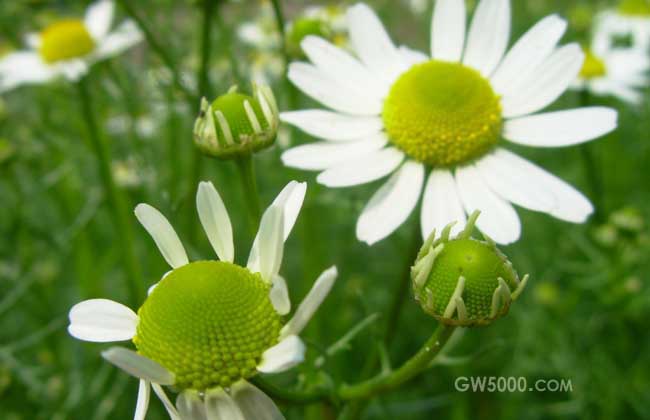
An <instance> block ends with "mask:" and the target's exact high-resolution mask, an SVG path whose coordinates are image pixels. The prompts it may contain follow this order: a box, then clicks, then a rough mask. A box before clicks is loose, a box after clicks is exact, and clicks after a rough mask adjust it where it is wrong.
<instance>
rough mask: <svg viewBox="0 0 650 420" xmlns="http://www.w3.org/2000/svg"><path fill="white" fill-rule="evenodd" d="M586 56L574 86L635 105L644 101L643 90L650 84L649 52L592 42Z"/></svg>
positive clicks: (577, 88) (574, 87)
mask: <svg viewBox="0 0 650 420" xmlns="http://www.w3.org/2000/svg"><path fill="white" fill-rule="evenodd" d="M596 38H598V37H596ZM601 39H602V38H601ZM585 57H586V58H585V62H584V64H583V66H582V70H581V71H580V74H579V75H578V79H577V80H576V81H575V83H574V84H573V86H572V88H573V89H576V90H584V89H586V90H587V91H588V92H590V93H592V94H594V95H599V96H607V95H612V96H614V97H616V98H618V99H620V100H622V101H625V102H628V103H631V104H634V105H638V104H640V103H641V102H642V101H643V91H642V90H641V89H643V88H645V87H646V86H647V85H648V83H650V77H649V75H648V70H650V55H648V54H647V53H644V52H643V51H641V50H639V49H637V48H624V49H623V48H613V47H611V46H609V45H608V44H607V43H604V42H600V43H599V42H593V43H592V46H591V49H586V50H585Z"/></svg>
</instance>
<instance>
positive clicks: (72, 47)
mask: <svg viewBox="0 0 650 420" xmlns="http://www.w3.org/2000/svg"><path fill="white" fill-rule="evenodd" d="M40 38H41V46H40V48H39V52H40V54H41V57H43V60H44V61H45V62H47V63H55V62H57V61H63V60H70V59H72V58H78V57H83V56H85V55H87V54H88V53H90V52H91V51H92V50H93V49H94V48H95V41H94V40H93V38H92V36H90V33H89V32H88V30H87V29H86V26H85V25H84V23H83V22H82V21H81V20H78V19H66V20H61V21H59V22H56V23H53V24H51V25H50V26H48V27H47V28H45V29H44V30H43V31H42V32H41V34H40Z"/></svg>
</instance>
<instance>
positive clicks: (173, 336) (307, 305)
mask: <svg viewBox="0 0 650 420" xmlns="http://www.w3.org/2000/svg"><path fill="white" fill-rule="evenodd" d="M305 191H306V184H304V183H297V182H295V181H294V182H291V183H289V184H288V185H287V186H286V187H285V188H284V189H283V190H282V192H281V193H280V194H279V195H278V196H277V198H276V199H275V201H274V202H273V204H272V205H271V206H270V207H269V208H268V209H267V210H266V212H265V213H264V215H263V216H262V221H261V224H260V229H259V232H258V234H257V237H256V238H255V241H254V243H253V247H252V250H251V252H250V256H249V258H248V263H247V265H246V267H240V266H239V265H236V264H234V263H233V261H234V246H233V235H232V227H231V224H230V219H229V216H228V213H227V211H226V207H225V206H224V203H223V201H222V200H221V198H220V196H219V194H218V192H217V191H216V189H215V188H214V186H213V185H212V184H211V183H209V182H202V183H201V184H200V185H199V190H198V193H197V197H196V204H197V208H198V213H199V219H200V220H201V224H202V225H203V228H204V230H205V232H206V234H207V236H208V239H209V241H210V244H211V245H212V247H213V248H214V250H215V252H216V254H217V256H218V257H219V260H218V261H195V262H189V261H188V257H187V254H186V253H185V249H184V248H183V245H182V244H181V241H180V239H179V237H178V235H177V234H176V232H175V231H174V229H173V228H172V226H171V225H170V223H169V222H168V221H167V219H166V218H165V217H164V216H163V215H162V214H161V213H160V212H159V211H158V210H156V209H155V208H153V207H151V206H149V205H147V204H140V205H138V206H137V207H136V209H135V214H136V217H137V218H138V220H139V221H140V223H142V225H143V226H144V228H145V229H146V230H147V231H148V232H149V234H151V236H152V238H153V240H154V242H155V243H156V245H157V246H158V248H159V249H160V252H161V253H162V255H163V257H164V258H165V260H166V261H167V262H168V263H169V265H170V266H171V267H172V270H171V271H170V272H168V273H167V274H165V275H164V276H163V278H162V280H160V282H158V283H157V284H156V285H154V286H152V287H151V288H150V290H149V296H148V297H147V299H146V300H145V301H144V303H143V304H142V306H141V307H140V309H139V310H138V313H137V314H136V313H135V312H133V311H132V310H131V309H129V308H128V307H126V306H124V305H121V304H119V303H117V302H113V301H110V300H106V299H91V300H87V301H84V302H81V303H79V304H77V305H75V306H74V307H73V308H72V309H71V310H70V314H69V317H70V325H69V327H68V331H69V332H70V334H71V335H72V336H74V337H76V338H78V339H81V340H85V341H92V342H114V341H126V340H131V341H132V342H133V344H134V345H135V347H136V349H137V352H136V351H132V350H129V349H127V348H124V347H112V348H110V349H108V350H106V351H105V352H103V353H102V355H103V356H104V358H105V359H107V360H108V361H109V362H111V363H113V364H114V365H116V366H118V367H120V368H121V369H123V370H124V371H126V372H127V373H129V374H131V375H133V376H135V377H137V378H139V379H140V387H139V391H138V399H137V405H136V410H135V417H134V418H135V419H136V420H141V419H144V418H145V415H146V412H147V407H148V404H149V396H150V389H151V388H152V389H153V390H154V392H155V393H156V395H158V397H159V398H160V400H161V401H162V402H163V404H164V406H165V408H166V409H167V412H168V413H169V415H170V417H171V418H172V419H199V418H200V419H207V420H217V419H225V418H227V419H233V420H252V419H260V418H265V419H283V418H284V417H283V416H282V414H281V413H280V411H279V410H278V408H277V407H276V406H275V404H274V403H273V401H272V400H271V399H270V398H269V397H268V396H266V395H265V394H264V393H263V392H262V391H260V390H259V389H257V388H256V387H255V386H253V385H251V384H250V383H249V382H248V381H247V379H249V378H251V377H253V376H255V375H257V374H258V373H260V372H263V373H273V372H281V371H284V370H287V369H289V368H291V367H293V366H295V365H296V364H298V363H300V362H302V360H303V359H304V352H305V345H304V344H303V342H302V341H301V340H300V338H299V337H298V334H300V332H301V331H302V329H303V328H304V327H305V325H306V324H307V322H308V321H309V319H310V318H311V316H312V315H313V314H314V312H315V311H316V309H317V308H318V306H319V305H320V304H321V302H322V301H323V299H324V298H325V297H326V296H327V294H328V293H329V291H330V289H331V287H332V285H333V284H334V280H335V279H336V276H337V271H336V267H332V268H329V269H328V270H326V271H325V272H323V274H321V276H320V277H319V278H318V280H316V283H315V284H314V286H313V288H312V290H311V291H310V292H309V293H308V295H307V297H306V298H305V300H304V301H303V302H302V303H301V304H300V306H299V307H298V308H297V309H296V311H295V312H294V314H293V317H292V318H291V319H290V320H289V321H288V322H285V319H284V316H285V315H287V314H288V313H289V312H290V309H291V303H290V301H289V295H288V292H287V286H286V282H285V280H284V279H283V278H282V277H281V276H280V275H279V274H278V272H279V269H280V264H281V262H282V254H283V247H284V241H285V240H286V238H287V237H288V236H289V233H290V232H291V229H292V228H293V225H294V223H295V221H296V218H297V217H298V213H299V211H300V208H301V206H302V202H303V199H304V196H305ZM163 386H170V387H173V389H174V390H176V391H178V392H179V395H178V398H177V401H176V404H175V405H174V404H172V403H171V401H170V400H169V398H168V397H167V395H166V392H165V391H164V389H163Z"/></svg>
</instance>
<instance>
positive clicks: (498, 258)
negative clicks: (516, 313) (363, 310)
mask: <svg viewBox="0 0 650 420" xmlns="http://www.w3.org/2000/svg"><path fill="white" fill-rule="evenodd" d="M477 217H478V212H476V213H474V214H473V215H472V217H470V220H469V221H468V224H467V227H466V228H465V230H464V231H463V232H461V233H460V234H459V235H458V236H457V237H455V238H453V239H450V238H449V233H450V230H451V225H450V226H447V228H445V230H444V231H443V233H442V235H441V237H440V238H439V239H437V240H434V238H435V232H434V233H432V234H431V236H430V237H429V239H428V240H427V241H426V242H425V244H424V246H423V247H422V249H421V251H420V254H419V255H418V259H417V260H416V262H415V265H414V266H413V268H412V279H413V289H414V292H415V298H416V299H417V300H418V301H419V302H420V305H421V306H422V308H423V309H424V310H425V312H427V313H429V314H430V315H432V316H433V317H435V318H436V319H438V320H439V321H440V322H442V323H444V324H448V325H461V326H472V325H487V324H490V323H491V322H493V321H495V320H496V319H498V318H500V317H502V316H504V315H505V314H507V313H508V309H509V308H510V304H511V302H512V301H513V300H515V299H517V297H518V296H519V294H520V293H521V292H522V290H523V288H524V287H525V285H526V282H527V279H528V276H526V277H524V279H523V280H522V281H519V277H518V276H517V273H516V272H515V270H514V269H513V268H512V264H511V263H510V262H509V261H508V259H507V258H506V256H505V255H503V254H502V253H501V252H500V251H499V250H498V249H497V247H496V245H495V244H494V242H493V241H491V240H489V238H486V240H485V241H479V240H477V239H474V238H472V237H471V233H472V230H473V228H474V223H475V221H476V218H477Z"/></svg>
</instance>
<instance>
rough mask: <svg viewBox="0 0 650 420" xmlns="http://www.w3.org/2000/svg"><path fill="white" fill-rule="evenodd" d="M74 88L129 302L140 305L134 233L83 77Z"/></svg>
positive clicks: (140, 293) (142, 290)
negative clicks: (115, 236)
mask: <svg viewBox="0 0 650 420" xmlns="http://www.w3.org/2000/svg"><path fill="white" fill-rule="evenodd" d="M77 88H78V90H79V98H80V100H81V111H82V114H83V118H84V121H85V123H86V127H87V129H88V138H89V140H90V145H91V147H92V150H93V152H94V153H95V157H96V159H97V164H98V166H99V175H100V178H101V180H102V183H103V186H104V193H105V194H106V198H107V199H108V204H109V206H110V210H111V215H112V218H113V224H114V226H115V229H116V231H117V233H118V237H119V240H120V242H121V243H120V245H119V246H118V248H119V249H120V251H121V252H122V258H123V260H124V265H125V267H126V270H127V275H128V276H129V281H128V285H129V289H130V292H131V299H132V300H133V303H135V304H139V303H140V301H141V299H142V297H144V287H143V286H144V285H143V282H142V275H141V272H140V266H139V263H138V261H137V257H136V254H135V246H134V242H133V232H132V230H131V225H130V223H129V222H128V216H127V215H128V210H127V207H126V203H125V201H124V199H123V197H122V196H121V195H120V193H119V191H118V189H117V187H116V185H115V180H114V179H113V172H112V171H111V159H110V152H109V151H108V147H107V146H106V144H105V142H104V140H103V137H102V135H101V133H100V130H99V125H98V124H97V120H96V118H95V110H94V107H93V101H92V96H91V94H90V89H89V87H88V80H87V77H83V78H82V79H81V80H79V82H78V83H77Z"/></svg>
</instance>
